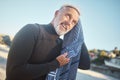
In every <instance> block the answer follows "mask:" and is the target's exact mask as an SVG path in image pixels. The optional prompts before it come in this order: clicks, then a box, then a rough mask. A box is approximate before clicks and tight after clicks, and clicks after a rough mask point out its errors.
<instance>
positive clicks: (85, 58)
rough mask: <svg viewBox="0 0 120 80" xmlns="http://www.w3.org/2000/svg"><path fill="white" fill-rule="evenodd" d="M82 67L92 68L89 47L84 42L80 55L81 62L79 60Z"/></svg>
mask: <svg viewBox="0 0 120 80" xmlns="http://www.w3.org/2000/svg"><path fill="white" fill-rule="evenodd" d="M78 68H80V69H84V70H86V69H90V58H89V54H88V49H87V47H86V45H85V43H83V45H82V48H81V55H80V62H79V67H78Z"/></svg>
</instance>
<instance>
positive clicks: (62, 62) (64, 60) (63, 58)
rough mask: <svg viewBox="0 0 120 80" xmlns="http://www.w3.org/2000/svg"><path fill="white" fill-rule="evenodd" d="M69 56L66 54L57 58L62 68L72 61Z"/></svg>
mask: <svg viewBox="0 0 120 80" xmlns="http://www.w3.org/2000/svg"><path fill="white" fill-rule="evenodd" d="M67 55H68V53H64V54H62V55H60V56H58V57H57V58H56V59H57V60H58V62H59V63H60V66H63V65H65V64H67V63H68V62H69V61H70V58H67Z"/></svg>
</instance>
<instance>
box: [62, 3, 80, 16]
mask: <svg viewBox="0 0 120 80" xmlns="http://www.w3.org/2000/svg"><path fill="white" fill-rule="evenodd" d="M66 7H69V8H73V9H75V10H76V11H77V12H78V14H79V15H80V10H79V9H78V8H77V7H76V6H73V5H70V4H65V5H63V6H62V7H61V8H60V10H61V9H63V8H66Z"/></svg>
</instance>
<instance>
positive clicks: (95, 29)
mask: <svg viewBox="0 0 120 80" xmlns="http://www.w3.org/2000/svg"><path fill="white" fill-rule="evenodd" d="M63 4H72V5H75V6H77V7H78V8H79V9H80V13H81V15H80V19H81V23H82V27H83V33H84V39H85V43H86V45H87V48H88V50H89V55H90V59H91V69H90V70H87V71H86V70H85V71H83V70H78V75H77V80H82V79H85V80H88V79H89V80H96V79H98V80H117V79H120V36H119V30H120V24H119V23H120V5H119V4H120V0H54V1H50V0H0V80H4V79H5V68H6V59H7V55H8V51H9V48H10V45H11V43H12V39H13V38H14V36H15V34H16V33H17V32H18V31H19V30H20V29H21V28H22V27H23V26H25V25H26V24H29V23H32V24H34V23H39V24H48V23H50V22H51V20H52V18H53V16H54V13H55V11H56V10H57V9H59V8H60V7H61V6H62V5H63ZM91 73H92V74H94V75H92V74H91Z"/></svg>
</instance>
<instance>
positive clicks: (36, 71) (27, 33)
mask: <svg viewBox="0 0 120 80" xmlns="http://www.w3.org/2000/svg"><path fill="white" fill-rule="evenodd" d="M38 32H39V31H38V29H37V28H35V26H34V25H32V24H29V25H26V26H25V27H24V28H22V29H21V30H20V31H19V32H18V33H17V34H16V36H15V37H14V40H13V43H12V46H11V48H10V51H9V54H8V60H7V69H6V74H7V77H8V79H10V80H18V79H21V80H24V79H26V80H28V79H29V78H31V79H32V78H34V77H38V76H42V75H45V74H47V73H48V72H49V71H51V70H55V69H56V68H58V67H59V62H58V61H57V60H56V59H55V60H54V61H52V62H50V63H45V64H29V63H28V61H29V59H30V57H31V55H32V54H33V49H34V46H35V41H36V39H37V35H38Z"/></svg>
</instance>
